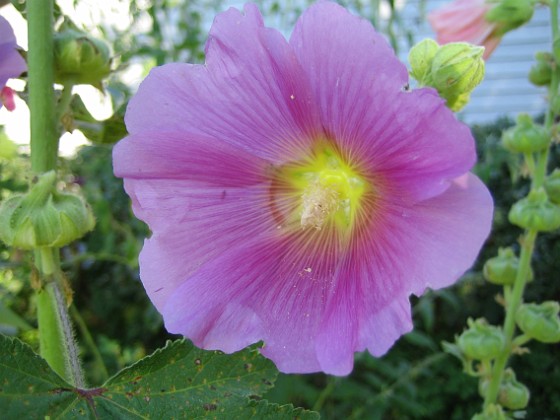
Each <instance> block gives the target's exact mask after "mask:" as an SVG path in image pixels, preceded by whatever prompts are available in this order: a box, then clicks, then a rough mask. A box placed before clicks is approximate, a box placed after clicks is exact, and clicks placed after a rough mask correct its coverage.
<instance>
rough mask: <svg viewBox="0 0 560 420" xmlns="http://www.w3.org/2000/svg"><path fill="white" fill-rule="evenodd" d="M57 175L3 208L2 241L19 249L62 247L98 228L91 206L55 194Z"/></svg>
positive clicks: (47, 175)
mask: <svg viewBox="0 0 560 420" xmlns="http://www.w3.org/2000/svg"><path fill="white" fill-rule="evenodd" d="M55 184H56V173H55V172H54V171H50V172H47V173H45V174H42V175H40V176H39V177H38V179H37V182H36V183H35V185H33V186H32V187H31V188H30V190H29V191H28V192H27V193H25V194H17V195H14V196H12V197H10V198H9V199H7V200H6V201H4V202H3V203H2V204H1V205H0V239H1V240H2V241H4V242H5V243H6V244H8V245H11V246H14V247H16V248H20V249H27V250H30V249H36V248H42V247H62V246H64V245H67V244H69V243H70V242H73V241H74V240H76V239H78V238H80V237H82V236H83V235H84V234H85V233H87V232H89V231H90V230H92V229H93V227H94V226H95V218H94V216H93V213H92V212H91V209H90V208H89V206H88V205H87V204H86V203H85V202H84V201H83V200H82V199H81V198H80V197H78V196H76V195H73V194H67V193H61V192H58V191H56V185H55Z"/></svg>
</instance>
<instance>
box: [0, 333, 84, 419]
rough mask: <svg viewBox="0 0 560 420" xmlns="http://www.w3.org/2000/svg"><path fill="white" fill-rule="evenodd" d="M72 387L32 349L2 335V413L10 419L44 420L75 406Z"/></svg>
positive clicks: (0, 376)
mask: <svg viewBox="0 0 560 420" xmlns="http://www.w3.org/2000/svg"><path fill="white" fill-rule="evenodd" d="M70 388H71V387H70V385H68V384H67V383H66V381H64V380H63V379H62V378H61V377H60V376H58V375H57V374H56V373H55V372H54V371H53V370H52V369H51V368H50V367H49V365H48V364H47V362H45V360H43V359H42V358H40V357H39V356H37V355H36V354H35V353H33V350H31V348H30V347H29V346H28V345H26V344H24V343H22V342H21V341H20V340H18V339H15V338H9V337H6V336H4V335H0V412H2V413H3V415H4V416H6V417H7V418H14V419H15V418H18V417H19V418H42V417H43V416H44V415H45V414H46V413H50V412H52V410H53V409H54V407H66V406H68V405H70V404H72V402H73V400H75V399H76V398H75V396H74V395H73V394H72V393H70V392H63V391H62V390H63V389H70Z"/></svg>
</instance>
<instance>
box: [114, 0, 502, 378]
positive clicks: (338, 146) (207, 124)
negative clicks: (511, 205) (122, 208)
mask: <svg viewBox="0 0 560 420" xmlns="http://www.w3.org/2000/svg"><path fill="white" fill-rule="evenodd" d="M407 80H408V75H407V70H406V68H405V66H403V65H402V64H401V63H400V62H399V61H398V60H397V58H396V57H395V55H394V53H393V52H392V50H391V49H390V47H389V46H388V44H387V42H386V41H385V40H384V39H383V38H382V37H381V36H380V35H379V34H377V33H376V32H375V31H374V29H373V28H372V27H371V25H370V24H369V23H368V22H367V21H365V20H363V19H360V18H358V17H355V16H352V15H351V14H349V13H348V12H347V11H346V10H344V9H343V8H342V7H340V6H338V5H336V4H334V3H331V2H326V1H324V2H319V3H317V4H315V5H314V6H312V7H311V8H310V9H309V10H307V11H306V12H305V13H304V14H303V16H302V17H301V18H300V19H299V21H298V22H297V25H296V27H295V30H294V32H293V34H292V36H291V38H290V40H289V42H288V41H286V40H285V39H284V37H283V36H282V35H281V34H280V33H279V32H277V31H276V30H273V29H270V28H266V27H264V25H263V21H262V17H261V15H260V14H259V11H258V10H257V8H256V7H255V6H254V5H247V6H246V7H245V9H244V13H241V12H240V11H238V10H236V9H230V10H228V11H227V12H225V13H222V14H220V15H218V16H217V17H216V19H215V21H214V24H213V26H212V29H211V31H210V36H209V39H208V43H207V45H206V64H205V65H190V64H169V65H165V66H162V67H160V68H156V69H154V70H152V72H151V73H150V75H149V76H148V77H147V78H146V80H145V81H144V82H143V83H142V85H141V86H140V89H139V91H138V93H137V94H136V96H135V97H134V98H133V99H132V100H131V102H130V105H129V107H128V111H127V115H126V123H127V127H128V130H129V132H130V135H129V136H128V137H127V138H125V139H124V140H122V141H121V142H120V143H119V144H117V146H116V147H115V151H114V166H115V173H116V175H117V176H119V177H122V178H124V179H125V188H126V191H127V192H128V194H129V195H130V196H131V198H132V201H133V208H134V211H135V213H136V215H137V216H138V217H139V218H140V219H142V220H144V221H146V222H147V223H148V225H149V226H150V228H151V230H152V232H153V234H152V236H151V238H149V239H147V240H146V242H145V245H144V249H143V250H142V253H141V255H140V277H141V278H142V281H143V283H144V286H145V288H146V290H147V292H148V294H149V296H150V298H151V299H152V301H153V302H154V304H155V305H156V307H157V308H158V310H159V311H160V312H161V313H162V314H163V318H164V320H165V325H166V327H167V329H168V330H169V331H170V332H173V333H180V334H183V335H185V336H187V337H189V338H190V339H192V340H193V342H194V343H195V344H196V345H198V346H201V347H204V348H207V349H221V350H223V351H225V352H233V351H237V350H239V349H241V348H243V347H245V346H247V345H249V344H251V343H254V342H257V341H259V340H263V341H264V343H265V344H264V348H263V349H262V353H263V354H264V355H265V356H267V357H269V358H271V359H272V360H273V361H274V362H275V363H276V365H277V366H278V368H279V369H280V370H282V371H284V372H314V371H320V370H321V371H325V372H327V373H332V374H337V375H345V374H348V373H349V372H350V371H351V370H352V366H353V355H354V352H356V351H362V350H365V349H368V350H369V351H370V352H371V353H372V354H373V355H376V356H379V355H382V354H383V353H385V352H386V351H387V350H388V349H389V348H390V347H391V345H392V344H393V343H394V341H395V340H396V339H397V338H398V337H399V336H400V335H401V334H403V333H405V332H407V331H410V329H411V328H412V323H411V314H410V303H409V296H410V294H411V293H414V294H417V295H419V294H421V293H423V292H424V290H425V289H426V288H427V287H431V288H440V287H445V286H448V285H450V284H452V283H453V282H454V281H455V280H457V278H458V277H459V276H461V274H462V273H463V272H464V271H465V270H467V269H468V268H469V267H470V265H471V264H472V263H473V261H474V259H475V258H476V256H477V253H478V251H479V249H480V247H481V245H482V243H483V241H484V239H485V238H486V236H487V234H488V232H489V228H490V223H491V215H492V200H491V197H490V195H489V194H488V191H487V189H486V188H485V187H484V186H483V184H482V183H481V182H480V181H479V180H478V179H477V178H476V177H475V176H473V175H471V174H469V172H468V171H469V169H470V168H471V167H472V165H473V164H474V162H475V159H476V157H475V150H474V142H473V139H472V137H471V134H470V132H469V129H468V128H467V127H466V126H465V125H463V124H462V123H460V122H458V121H457V120H456V118H455V117H454V115H453V114H452V113H451V112H450V111H449V110H448V109H447V108H446V107H445V105H444V102H443V101H442V100H441V99H440V98H439V97H438V95H437V93H436V92H435V91H434V90H432V89H418V90H414V91H408V90H407V89H405V86H406V84H407Z"/></svg>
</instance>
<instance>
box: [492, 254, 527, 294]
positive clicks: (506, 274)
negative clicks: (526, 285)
mask: <svg viewBox="0 0 560 420" xmlns="http://www.w3.org/2000/svg"><path fill="white" fill-rule="evenodd" d="M518 270H519V259H518V258H517V257H516V256H515V253H514V252H513V249H512V248H500V249H499V250H498V255H497V256H496V257H493V258H490V259H489V260H488V261H486V263H485V264H484V268H483V270H482V273H483V274H484V277H485V278H486V280H488V281H489V282H490V283H494V284H499V285H502V286H506V285H513V283H515V277H516V276H517V271H518ZM532 279H533V270H530V271H529V280H532Z"/></svg>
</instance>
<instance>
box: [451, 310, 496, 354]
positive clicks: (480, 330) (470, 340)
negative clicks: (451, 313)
mask: <svg viewBox="0 0 560 420" xmlns="http://www.w3.org/2000/svg"><path fill="white" fill-rule="evenodd" d="M467 324H468V325H469V328H468V329H467V330H466V331H464V332H463V333H462V334H461V335H460V336H459V338H457V345H458V346H459V348H460V349H461V351H462V353H463V354H464V355H465V356H466V357H467V358H468V359H473V360H491V359H494V358H496V357H497V356H498V355H499V354H500V353H501V352H502V351H503V349H504V345H505V337H504V333H503V331H502V330H501V328H498V327H495V326H493V325H489V324H488V322H487V321H486V320H485V319H482V318H481V319H477V320H476V321H473V320H472V319H470V318H469V319H468V320H467Z"/></svg>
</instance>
